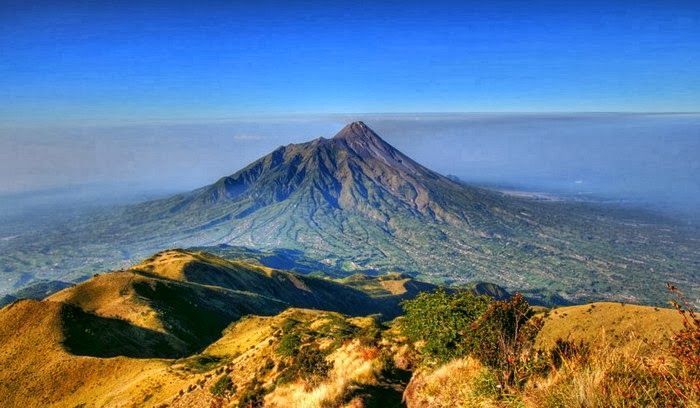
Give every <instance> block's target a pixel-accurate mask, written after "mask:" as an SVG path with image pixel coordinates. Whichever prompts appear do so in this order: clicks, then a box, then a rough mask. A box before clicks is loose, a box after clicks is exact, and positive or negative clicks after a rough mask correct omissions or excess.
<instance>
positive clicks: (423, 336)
mask: <svg viewBox="0 0 700 408" xmlns="http://www.w3.org/2000/svg"><path fill="white" fill-rule="evenodd" d="M489 302H490V298H489V297H487V296H479V295H474V294H473V293H471V292H467V291H465V292H458V293H454V294H450V293H447V292H445V291H444V290H438V291H435V292H433V293H421V294H419V295H418V296H417V297H416V298H415V299H412V300H407V301H404V302H403V303H402V307H403V309H404V312H405V318H404V319H403V322H402V330H403V333H404V334H405V335H406V337H408V338H409V340H411V341H414V342H417V341H421V342H424V345H423V347H422V349H421V352H422V353H423V354H424V355H426V356H427V357H431V358H434V359H436V360H438V361H442V362H444V361H448V360H451V359H453V358H456V357H461V356H465V355H467V354H469V353H470V352H471V350H472V348H473V346H474V344H475V342H476V339H475V338H474V331H473V329H472V324H473V323H474V322H475V321H476V320H477V319H478V318H479V316H481V314H482V313H483V312H484V311H485V310H486V309H487V307H488V305H489Z"/></svg>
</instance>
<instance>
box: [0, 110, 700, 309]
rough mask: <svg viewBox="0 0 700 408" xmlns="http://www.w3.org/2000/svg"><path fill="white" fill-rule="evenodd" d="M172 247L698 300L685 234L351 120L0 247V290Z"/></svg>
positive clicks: (329, 269) (319, 268)
mask: <svg viewBox="0 0 700 408" xmlns="http://www.w3.org/2000/svg"><path fill="white" fill-rule="evenodd" d="M221 244H228V245H231V247H226V246H219V245H221ZM173 247H182V248H186V247H213V248H211V251H210V252H214V253H217V254H219V255H222V256H227V253H226V252H227V251H234V252H235V251H239V250H240V249H236V248H238V247H248V248H255V250H251V251H250V253H249V254H251V256H253V257H257V258H259V260H260V262H261V263H263V264H265V262H266V260H267V261H270V260H271V262H283V263H286V265H280V267H282V266H284V267H285V268H287V269H293V270H298V271H301V272H304V273H312V272H319V273H325V274H329V275H333V276H336V277H337V276H338V275H351V274H353V273H355V272H358V271H365V272H369V273H384V272H401V273H406V274H410V275H412V276H415V277H417V278H419V279H421V280H424V281H429V282H435V283H447V284H464V283H468V282H475V281H486V282H493V283H496V284H498V285H500V286H502V287H504V288H506V289H507V290H508V291H510V292H514V291H521V292H523V293H524V294H526V295H528V296H530V297H531V298H537V299H540V300H541V301H542V302H543V303H565V302H576V303H579V302H590V301H595V300H616V301H625V302H634V303H646V304H664V303H665V302H666V298H667V296H666V293H665V290H664V284H665V282H667V281H671V282H674V283H675V284H677V285H678V286H679V287H682V288H684V290H685V291H686V293H687V294H688V295H689V296H690V297H691V298H692V299H695V298H698V295H699V294H700V284H699V282H700V240H699V239H698V233H697V231H694V230H689V229H687V228H684V227H681V226H679V225H677V224H675V223H674V222H672V221H669V220H665V219H662V218H661V217H657V216H654V215H652V214H648V213H644V212H641V211H632V210H626V209H623V208H617V207H611V206H602V205H594V204H586V203H576V202H563V201H542V200H534V199H527V198H516V197H513V196H508V195H505V194H502V193H498V192H494V191H490V190H486V189H481V188H476V187H472V186H466V185H463V184H460V183H458V182H456V181H453V180H451V179H448V178H446V177H443V176H442V175H439V174H437V173H435V172H433V171H431V170H429V169H427V168H425V167H423V166H421V165H420V164H418V163H416V162H414V161H413V160H411V159H410V158H409V157H407V156H405V155H403V154H402V153H401V152H399V151H398V150H396V149H394V148H393V147H392V146H390V145H389V144H387V143H386V142H384V141H383V140H382V139H381V138H380V137H379V136H378V135H376V134H375V133H374V132H373V131H372V130H371V129H369V128H368V127H367V126H366V125H364V124H363V123H361V122H355V123H352V124H350V125H348V126H347V127H345V128H344V129H343V130H341V131H340V132H339V133H338V134H337V135H336V136H335V137H334V138H332V139H324V138H320V139H316V140H313V141H310V142H307V143H302V144H291V145H287V146H284V147H280V148H278V149H277V150H275V151H274V152H272V153H270V154H268V155H267V156H264V157H262V158H260V159H259V160H257V161H255V162H253V163H251V164H250V165H249V166H247V167H246V168H244V169H242V170H240V171H238V172H237V173H235V174H233V175H231V176H228V177H224V178H222V179H220V180H218V181H217V182H215V183H214V184H212V185H210V186H206V187H203V188H200V189H198V190H195V191H192V192H189V193H186V194H179V195H176V196H173V197H170V198H167V199H163V200H156V201H150V202H146V203H143V204H138V205H133V206H129V207H122V208H118V209H114V210H111V211H105V212H103V213H101V214H98V215H94V216H91V217H86V218H83V219H80V220H78V221H76V222H73V223H72V224H71V225H64V226H63V227H62V228H59V229H55V230H52V231H43V232H42V233H41V234H28V235H24V236H21V237H18V238H16V239H13V240H11V241H7V242H2V243H1V244H0V265H1V267H2V268H3V270H2V272H3V274H4V277H5V279H3V282H5V283H4V285H5V286H4V287H3V288H2V290H5V291H9V290H10V289H11V288H12V287H13V285H15V286H16V285H17V284H18V282H24V281H27V280H30V281H31V280H32V279H60V280H70V279H75V278H80V277H82V276H86V275H89V274H91V273H93V272H96V271H100V270H105V269H111V268H114V267H121V266H126V265H129V264H131V263H133V262H134V261H135V260H137V259H139V258H141V257H144V256H147V255H149V254H150V253H153V252H155V251H159V250H162V249H165V248H173ZM240 251H243V250H240ZM280 253H281V254H282V255H283V256H281V257H280V256H279V255H280ZM234 255H236V254H234ZM297 260H301V262H300V263H299V265H301V266H300V268H298V269H295V268H294V267H292V266H294V265H296V263H295V262H296V261H297Z"/></svg>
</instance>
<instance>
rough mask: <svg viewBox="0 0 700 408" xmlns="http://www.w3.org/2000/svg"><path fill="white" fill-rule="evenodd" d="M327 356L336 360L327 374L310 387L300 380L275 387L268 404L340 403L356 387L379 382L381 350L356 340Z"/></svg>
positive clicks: (304, 407) (313, 407) (308, 406)
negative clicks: (322, 379)
mask: <svg viewBox="0 0 700 408" xmlns="http://www.w3.org/2000/svg"><path fill="white" fill-rule="evenodd" d="M327 360H328V361H330V362H332V363H333V369H332V370H331V372H330V374H329V376H328V378H327V379H326V380H324V381H323V382H321V383H320V384H318V385H316V386H315V387H313V388H311V389H307V387H306V386H305V385H304V384H303V382H301V381H298V382H295V383H290V384H285V385H282V386H278V387H277V388H275V389H274V390H273V391H272V392H271V393H270V394H268V395H267V396H266V397H265V406H269V407H276V408H285V407H299V408H318V407H338V406H340V405H342V402H341V401H342V399H343V397H344V396H345V395H346V394H347V393H348V392H349V391H350V390H351V389H352V388H353V387H357V386H362V385H368V384H376V383H377V381H378V380H377V378H378V376H379V373H380V372H381V371H382V369H383V368H384V365H383V362H382V361H381V359H380V358H379V352H378V350H377V349H376V348H375V349H372V348H368V347H365V346H363V345H362V344H360V342H359V341H357V340H355V341H353V342H352V343H350V344H347V345H344V346H343V347H341V348H339V349H337V350H335V351H334V352H332V353H331V354H330V355H329V356H328V357H327Z"/></svg>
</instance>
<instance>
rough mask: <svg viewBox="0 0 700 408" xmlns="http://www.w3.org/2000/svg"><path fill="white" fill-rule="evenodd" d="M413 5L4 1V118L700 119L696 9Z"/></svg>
mask: <svg viewBox="0 0 700 408" xmlns="http://www.w3.org/2000/svg"><path fill="white" fill-rule="evenodd" d="M140 3H148V5H143V4H140ZM330 3H332V4H330ZM422 3H423V4H420V3H417V2H416V3H413V2H410V1H401V2H399V1H386V2H377V1H374V2H363V1H353V2H347V3H345V2H270V1H256V2H210V1H204V0H202V1H197V2H178V1H169V2H162V3H158V2H129V1H126V2H107V1H105V2H93V1H90V2H88V1H82V2H80V1H76V2H61V1H51V2H45V3H42V2H26V1H18V2H7V1H0V122H1V123H2V124H5V125H8V124H9V125H12V126H15V125H19V126H44V125H48V124H51V125H55V124H70V125H74V124H108V123H123V122H143V121H145V122H148V121H166V122H168V121H172V122H175V121H183V120H184V121H188V120H190V121H191V120H214V119H221V118H231V117H241V116H250V115H262V116H265V115H279V114H298V113H309V114H310V113H330V112H338V113H343V112H503V111H506V112H508V111H521V112H523V111H525V112H550V111H574V112H576V111H641V112H649V111H657V112H658V111H665V112H668V111H700V3H698V2H697V1H694V2H677V1H652V2H649V1H634V2H627V1H604V2H597V1H587V2H570V1H552V2H521V1H495V2H483V1H482V2H468V1H461V2H442V1H430V2H422Z"/></svg>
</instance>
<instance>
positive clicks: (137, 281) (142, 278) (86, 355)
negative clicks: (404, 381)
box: [0, 250, 434, 407]
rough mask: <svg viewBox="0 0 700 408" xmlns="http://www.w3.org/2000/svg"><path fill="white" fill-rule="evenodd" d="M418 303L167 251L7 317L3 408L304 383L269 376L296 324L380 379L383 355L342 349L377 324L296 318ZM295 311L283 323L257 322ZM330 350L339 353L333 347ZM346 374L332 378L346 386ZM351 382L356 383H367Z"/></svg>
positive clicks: (4, 313) (145, 400)
mask: <svg viewBox="0 0 700 408" xmlns="http://www.w3.org/2000/svg"><path fill="white" fill-rule="evenodd" d="M392 281H393V279H391V278H386V279H385V280H384V281H383V282H392ZM376 285H379V284H378V283H377V284H376ZM400 285H409V286H410V285H411V283H410V280H406V279H403V278H402V279H400V280H399V281H397V283H396V284H395V286H400ZM422 287H423V288H425V289H433V288H434V287H433V286H431V285H427V284H425V285H423V286H422ZM412 295H414V292H411V293H408V292H406V291H403V292H402V293H399V294H391V293H387V294H368V293H365V292H363V291H361V290H359V289H355V288H352V287H350V286H346V285H342V284H340V283H337V282H333V281H331V280H327V279H319V278H312V277H305V276H299V275H296V274H293V273H290V272H284V271H279V270H275V269H271V268H265V267H261V266H257V265H254V264H249V263H247V262H244V261H230V260H225V259H222V258H219V257H216V256H213V255H210V254H207V253H203V252H188V251H183V250H169V251H164V252H161V253H158V254H156V255H154V256H152V257H151V258H149V259H146V260H144V261H143V262H141V263H139V264H137V265H135V266H134V267H132V268H130V269H128V270H122V271H115V272H110V273H104V274H99V275H96V276H94V277H93V278H91V279H90V280H88V281H86V282H83V283H81V284H78V285H75V286H72V287H69V288H66V289H64V290H62V291H59V292H57V293H55V294H53V295H51V296H50V297H48V298H47V299H45V300H43V301H36V300H19V301H15V302H13V303H12V304H10V305H8V306H6V307H4V308H2V309H0V344H2V346H1V347H0V367H2V369H0V400H2V401H3V406H37V405H41V406H61V407H64V406H65V407H75V406H85V407H88V406H143V405H145V406H159V405H160V404H161V403H163V402H167V403H175V405H176V406H192V405H191V404H192V403H193V402H192V401H199V402H201V401H202V398H203V400H205V401H207V405H206V406H209V405H208V404H209V403H210V402H211V401H212V400H214V399H216V398H214V396H213V395H212V393H211V392H210V391H209V388H210V386H211V384H209V383H210V382H211V380H213V379H214V372H215V370H216V373H217V374H218V375H217V376H218V377H220V374H221V373H222V372H223V371H224V370H225V369H227V367H229V368H230V367H233V366H234V365H235V366H236V375H235V376H234V378H235V380H236V381H237V383H238V386H239V387H244V386H246V387H247V386H250V387H252V388H254V387H256V384H257V382H254V381H253V380H255V381H263V380H264V378H265V376H264V375H263V376H262V377H261V376H259V375H258V374H259V371H261V370H267V371H266V372H269V373H270V376H268V377H269V378H270V381H273V380H274V379H275V378H276V376H278V375H281V373H282V372H286V373H287V375H288V376H289V375H292V374H294V373H295V372H296V371H294V372H292V371H289V369H287V370H286V371H284V370H285V368H284V365H283V364H284V363H283V364H282V365H279V366H278V367H277V366H276V367H277V368H276V369H275V370H272V369H271V368H270V367H268V366H269V362H268V360H270V358H273V357H274V356H275V355H276V354H275V352H274V350H275V349H276V348H277V347H278V346H279V344H280V342H281V341H282V338H281V336H282V327H283V326H285V325H284V324H283V323H285V322H288V321H292V320H293V322H294V324H293V325H294V326H295V328H294V333H295V335H297V334H298V335H299V336H303V342H304V344H306V345H308V344H311V343H313V344H315V346H314V347H316V346H318V347H322V348H323V349H324V350H328V354H329V355H331V354H332V353H333V352H335V354H333V357H332V358H334V359H344V360H343V361H342V362H339V363H338V364H337V366H336V367H338V369H341V367H346V366H347V364H348V363H349V362H350V361H356V362H357V364H359V366H358V367H357V368H356V370H360V371H361V372H362V373H365V374H367V373H369V374H371V375H374V374H372V373H374V372H375V371H376V370H374V369H372V368H371V366H372V364H374V363H372V364H370V366H368V367H369V368H367V367H366V366H365V365H364V363H363V362H364V361H366V360H367V358H369V360H372V361H374V360H377V359H378V355H374V356H373V357H363V355H364V354H362V350H364V346H361V345H360V344H359V343H356V344H355V345H345V346H343V347H342V348H341V347H340V346H341V345H342V344H341V343H343V342H342V341H340V340H342V339H345V338H346V336H350V337H347V338H351V337H353V336H355V335H357V336H359V335H360V334H361V333H365V332H367V333H369V334H368V335H370V336H376V335H377V334H378V333H379V328H378V323H377V322H376V321H375V319H374V318H355V319H350V318H348V317H345V316H344V315H340V314H338V313H333V312H328V311H320V310H311V309H289V308H290V307H292V306H304V307H308V308H314V309H320V308H324V309H328V310H338V311H342V312H344V313H346V314H350V315H369V314H378V315H377V316H382V314H383V316H384V318H385V319H386V318H388V317H393V316H395V315H396V314H397V313H398V310H399V307H398V302H399V301H400V300H401V299H404V298H408V297H410V296H412ZM287 309H289V310H288V311H287V312H284V313H282V314H281V315H278V316H276V317H253V316H252V315H268V316H272V315H277V314H278V313H280V312H283V311H284V310H287ZM245 316H249V317H245ZM290 319H292V320H290ZM348 319H349V320H348ZM324 322H325V323H324ZM232 323H233V324H232ZM230 324H232V326H231V327H229V328H228V329H227V330H224V329H226V327H227V326H229V325H230ZM297 325H298V326H297ZM312 326H313V327H312ZM285 327H286V326H285ZM290 328H291V325H289V328H288V329H287V330H290ZM302 328H303V330H302ZM370 328H372V329H371V330H370ZM368 330H369V331H368ZM319 336H320V337H319ZM324 338H325V339H326V340H324ZM372 338H374V337H372ZM331 343H333V344H335V345H334V346H333V350H334V351H333V350H331V349H329V348H328V347H330V345H331ZM281 360H283V358H282V357H280V356H278V357H276V359H275V361H278V362H279V361H281ZM376 364H380V363H379V362H378V360H377V362H376ZM265 367H267V368H265ZM363 367H364V368H363ZM343 370H347V368H344V369H343ZM366 370H369V371H366ZM377 370H379V369H377ZM360 371H358V373H359V372H360ZM229 372H230V369H229V371H227V373H229ZM246 373H247V374H246ZM273 374H274V375H273ZM341 374H342V375H341ZM346 374H347V372H346V371H343V372H342V373H339V374H337V375H336V376H340V379H341V380H342V379H344V378H345V376H346ZM369 374H368V375H369ZM294 375H296V374H294ZM347 375H349V374H347ZM353 375H354V374H353ZM246 376H247V377H246ZM357 376H360V374H357ZM353 378H354V379H353V384H354V383H355V380H358V379H359V377H357V378H355V377H353ZM372 378H373V377H372ZM292 379H293V378H292ZM369 380H371V378H370V379H368V381H369ZM336 386H338V387H340V388H339V389H338V390H336V391H333V392H334V393H335V394H333V393H331V394H333V395H335V396H336V397H339V396H341V394H342V392H344V390H345V387H346V386H349V383H348V384H345V383H343V384H340V385H338V384H336ZM197 390H199V391H202V392H201V393H198V392H195V391H197ZM281 390H282V388H280V391H281ZM185 392H186V393H187V396H184V394H185ZM190 394H191V395H190ZM200 394H201V395H200ZM331 394H329V395H331ZM198 395H200V396H198ZM192 398H195V399H194V400H192ZM271 398H272V397H271ZM279 398H288V396H285V397H279ZM298 398H304V396H303V395H301V394H300V395H299V396H298ZM177 401H180V402H177ZM81 404H84V405H81ZM178 404H179V405H178ZM197 406H204V405H197Z"/></svg>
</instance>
